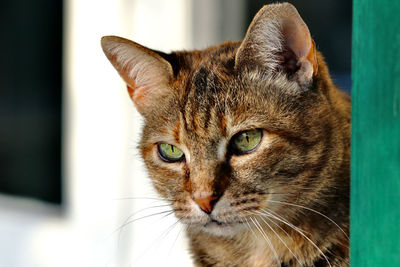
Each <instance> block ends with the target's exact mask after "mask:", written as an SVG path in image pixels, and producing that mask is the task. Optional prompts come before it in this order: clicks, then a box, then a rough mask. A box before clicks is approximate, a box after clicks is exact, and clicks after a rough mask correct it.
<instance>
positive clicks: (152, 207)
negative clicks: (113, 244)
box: [113, 204, 170, 244]
mask: <svg viewBox="0 0 400 267" xmlns="http://www.w3.org/2000/svg"><path fill="white" fill-rule="evenodd" d="M168 206H170V205H169V204H165V205H158V206H151V207H147V208H143V209H140V210H138V211H136V212H134V213H133V214H131V215H129V216H128V218H126V220H125V221H124V222H123V224H122V226H121V229H117V230H115V231H114V232H113V234H114V233H115V232H116V231H118V230H119V234H118V244H119V243H120V240H121V233H122V229H123V227H125V226H126V225H127V224H129V223H128V222H129V220H130V219H131V218H132V217H133V216H135V215H136V214H138V213H140V212H142V211H145V210H149V209H155V208H163V207H168Z"/></svg>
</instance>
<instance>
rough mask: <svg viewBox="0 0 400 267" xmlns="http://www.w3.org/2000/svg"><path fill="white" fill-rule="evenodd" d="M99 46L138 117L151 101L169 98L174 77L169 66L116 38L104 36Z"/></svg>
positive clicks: (151, 54)
mask: <svg viewBox="0 0 400 267" xmlns="http://www.w3.org/2000/svg"><path fill="white" fill-rule="evenodd" d="M101 46H102V48H103V51H104V54H105V55H106V56H107V58H108V60H109V61H110V62H111V64H112V65H113V66H114V68H115V69H116V70H117V71H118V73H119V75H120V76H121V77H122V79H123V80H124V81H125V83H126V84H127V87H128V92H129V95H130V97H131V99H132V100H133V102H134V103H135V105H136V107H137V109H138V111H139V112H140V113H142V114H143V113H145V112H146V109H147V108H148V107H150V106H151V105H152V101H151V100H152V99H154V98H157V97H160V96H162V95H165V94H168V91H169V84H170V81H171V79H172V76H173V71H172V67H171V64H170V63H168V62H167V61H166V60H165V59H163V58H162V57H161V56H160V55H158V54H157V53H156V52H155V51H153V50H151V49H149V48H146V47H144V46H142V45H139V44H137V43H135V42H132V41H130V40H128V39H124V38H121V37H117V36H105V37H103V38H102V39H101Z"/></svg>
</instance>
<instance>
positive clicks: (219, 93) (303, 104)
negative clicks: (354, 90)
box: [140, 43, 350, 266]
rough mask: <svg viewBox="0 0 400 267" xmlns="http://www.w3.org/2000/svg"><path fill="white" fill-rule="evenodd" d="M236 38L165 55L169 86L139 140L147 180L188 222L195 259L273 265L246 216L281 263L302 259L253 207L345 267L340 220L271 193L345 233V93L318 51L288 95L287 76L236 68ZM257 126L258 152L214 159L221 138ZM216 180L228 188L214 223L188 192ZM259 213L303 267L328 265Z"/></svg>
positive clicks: (220, 263) (216, 263) (213, 263)
mask: <svg viewBox="0 0 400 267" xmlns="http://www.w3.org/2000/svg"><path fill="white" fill-rule="evenodd" d="M238 45H239V44H238V43H225V44H222V45H220V46H217V47H213V48H210V49H207V50H204V51H201V52H200V51H196V52H180V53H176V54H173V55H170V56H169V57H171V58H174V59H173V60H174V61H175V62H180V64H181V65H180V66H179V68H177V69H176V77H175V82H174V83H173V84H174V91H173V93H171V95H170V96H169V97H167V98H165V99H163V101H162V102H160V103H155V106H157V109H154V110H153V111H152V112H151V113H150V114H147V117H146V124H145V127H144V129H143V138H142V141H141V143H140V147H141V151H142V153H143V157H144V160H145V162H146V166H147V169H148V171H149V173H150V176H151V178H152V179H153V180H154V181H155V183H154V186H155V187H156V188H157V190H158V191H159V192H160V194H161V195H162V196H164V197H165V198H167V199H173V200H174V201H172V205H173V207H174V209H175V214H176V216H177V217H178V218H179V219H181V222H183V223H186V224H190V227H189V228H188V235H189V237H190V239H191V247H192V251H193V255H194V257H195V259H196V262H197V264H198V265H199V266H269V265H265V264H266V263H269V262H270V263H271V266H274V264H275V263H274V256H273V253H272V251H271V249H270V248H269V246H268V244H267V242H265V240H264V238H263V237H262V235H261V234H260V233H259V231H258V230H257V228H256V227H254V225H253V224H252V223H251V221H250V218H254V219H255V220H258V221H259V223H260V224H261V226H262V227H264V231H265V232H266V233H267V234H268V236H269V237H270V238H271V242H272V243H273V244H274V248H275V250H277V253H278V254H279V258H280V260H281V261H282V262H283V263H285V264H286V266H301V265H298V262H297V261H296V260H295V258H294V256H293V255H292V254H291V253H290V252H289V250H288V249H287V248H286V247H285V246H284V244H283V242H282V241H281V240H279V239H278V237H277V236H276V234H274V232H272V231H271V229H269V227H268V226H267V225H266V223H265V222H263V220H262V219H263V216H260V213H259V212H263V211H269V210H270V211H273V212H275V213H276V214H279V216H281V217H282V218H284V220H286V221H287V222H289V223H290V224H293V225H295V226H296V227H298V228H300V229H302V230H304V231H305V233H306V235H307V236H308V237H309V238H310V239H311V240H313V242H314V243H315V244H316V245H317V246H318V247H319V248H320V249H321V250H322V251H324V253H325V254H326V255H327V257H328V258H329V261H330V263H331V265H332V266H346V264H348V239H347V237H346V235H344V234H343V232H342V231H341V230H340V228H339V227H337V226H336V225H334V224H333V223H332V222H331V221H329V220H327V219H326V218H325V217H323V216H321V215H319V214H317V213H315V212H311V211H310V210H306V209H302V208H299V207H295V206H289V205H284V204H279V203H276V202H269V201H268V200H276V201H281V202H287V203H293V204H298V205H302V206H305V207H308V208H310V209H315V210H317V211H318V212H320V213H323V214H325V215H326V216H328V217H329V218H330V219H331V220H333V221H335V222H336V223H337V224H338V225H339V226H340V227H341V228H342V229H343V230H344V231H345V232H346V233H347V234H348V193H349V192H348V190H349V184H348V179H349V163H350V162H349V152H350V151H349V145H350V104H349V98H348V97H347V96H346V95H345V94H343V93H341V92H340V91H338V90H337V89H336V88H335V86H334V85H333V84H332V82H331V80H330V78H329V75H328V71H327V69H326V66H325V64H324V61H323V59H322V56H321V55H318V62H319V66H318V67H319V72H318V74H317V76H316V77H315V78H314V84H313V86H312V88H311V89H310V90H308V91H306V92H302V93H298V94H294V93H293V92H292V91H290V90H291V88H290V87H288V85H287V82H286V80H285V79H280V78H279V77H277V78H276V79H271V78H269V77H264V74H263V73H259V72H242V73H236V72H235V71H234V69H233V66H232V59H233V57H234V55H235V52H236V49H237V46H238ZM211 59H212V60H211ZM255 128H261V129H264V131H265V134H264V137H263V140H262V143H261V145H260V147H259V148H258V149H257V150H256V151H254V152H253V153H250V154H247V155H240V156H235V155H228V154H226V156H225V158H224V159H223V160H221V157H220V156H219V150H220V148H219V147H218V144H220V143H221V142H222V141H221V140H224V141H223V143H224V144H227V146H228V143H229V140H230V138H231V137H232V136H233V135H234V134H236V133H237V132H240V131H243V130H247V129H255ZM157 142H168V143H171V144H174V145H176V146H177V147H179V148H181V149H182V150H183V151H186V152H185V154H190V160H186V161H184V162H180V163H174V164H170V163H166V162H163V161H162V160H160V159H159V157H158V155H157V151H156V145H155V144H156V143H157ZM226 150H228V148H227V149H226ZM221 181H223V182H224V183H227V185H226V186H225V187H224V191H223V195H222V197H221V199H220V200H219V201H218V202H217V204H216V206H215V208H214V210H213V212H212V214H211V215H212V216H213V217H214V218H215V219H217V220H218V221H221V222H227V223H229V224H228V225H222V226H218V225H217V224H215V223H210V218H209V216H208V215H207V214H205V213H204V212H202V211H201V210H200V209H199V207H198V206H197V205H196V204H195V203H194V201H193V200H192V199H191V194H192V192H194V191H196V187H199V188H203V187H204V188H206V189H207V188H214V187H216V186H217V187H218V183H220V182H221ZM212 190H214V189H212ZM264 213H265V212H264ZM265 220H267V221H268V220H272V222H269V225H270V226H271V227H272V228H274V230H275V231H276V232H277V233H278V234H279V235H280V237H281V238H282V239H283V241H285V243H286V245H287V246H289V247H290V248H291V250H292V251H293V254H294V255H296V257H298V258H299V260H300V261H301V262H302V263H303V265H304V266H314V265H316V264H317V262H319V265H318V266H329V265H327V263H326V262H325V259H324V258H323V257H322V255H321V253H320V252H319V251H318V250H317V249H316V248H315V247H314V246H313V245H312V244H311V243H310V242H309V241H308V240H307V239H305V238H304V237H303V236H302V235H300V234H299V233H298V232H296V231H295V230H293V229H292V228H291V227H289V225H286V224H284V223H282V222H281V221H279V220H277V219H270V218H268V217H266V218H265ZM246 221H248V222H249V224H250V226H251V227H253V228H255V229H254V231H255V232H256V234H257V235H258V236H257V238H255V237H254V233H253V232H252V231H250V230H249V229H248V224H247V223H246ZM281 228H282V229H281ZM283 229H284V230H285V231H286V232H287V233H288V234H286V233H284V231H283ZM257 262H259V264H258V263H257Z"/></svg>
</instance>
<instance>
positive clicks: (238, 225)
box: [201, 218, 245, 236]
mask: <svg viewBox="0 0 400 267" xmlns="http://www.w3.org/2000/svg"><path fill="white" fill-rule="evenodd" d="M201 229H202V230H203V231H204V232H207V233H209V234H212V235H217V236H233V235H236V234H238V233H240V232H241V231H242V230H243V229H245V227H244V224H243V222H240V221H220V220H218V219H215V218H210V220H209V221H208V222H206V223H205V224H203V225H202V227H201Z"/></svg>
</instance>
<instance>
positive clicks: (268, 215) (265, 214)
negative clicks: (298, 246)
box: [260, 210, 332, 267]
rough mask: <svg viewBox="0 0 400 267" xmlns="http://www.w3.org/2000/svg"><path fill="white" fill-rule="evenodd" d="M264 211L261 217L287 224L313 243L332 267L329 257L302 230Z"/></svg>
mask: <svg viewBox="0 0 400 267" xmlns="http://www.w3.org/2000/svg"><path fill="white" fill-rule="evenodd" d="M262 211H263V212H264V213H261V212H260V215H262V216H267V217H270V218H272V219H275V220H278V221H280V222H282V223H284V224H286V225H287V226H289V227H291V228H292V229H293V230H295V231H296V232H298V233H299V234H300V235H302V236H303V237H304V238H305V239H307V240H308V241H309V242H310V243H311V245H312V246H313V247H314V248H316V249H317V250H318V252H319V253H321V255H322V256H323V257H324V259H325V260H326V262H327V263H328V265H329V266H330V267H332V265H331V263H330V262H329V260H328V257H327V256H326V255H325V253H324V252H322V250H321V249H320V248H319V247H318V246H317V245H316V244H315V243H314V242H313V241H312V240H311V239H310V238H309V237H308V236H307V235H305V234H304V233H303V231H302V230H301V229H300V228H298V227H296V226H295V225H293V224H291V223H289V222H286V221H285V220H281V219H280V218H278V217H277V216H275V215H273V214H272V213H270V212H268V211H265V210H262Z"/></svg>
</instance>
